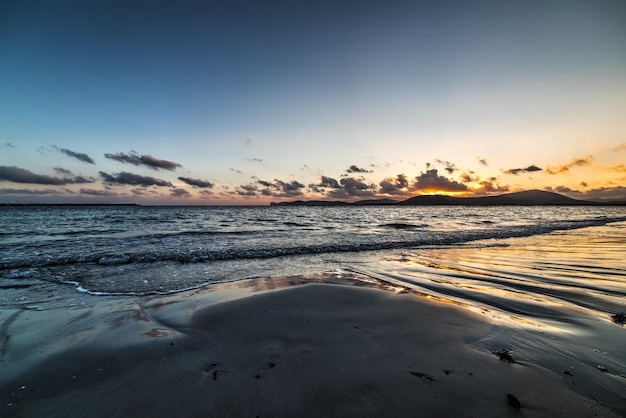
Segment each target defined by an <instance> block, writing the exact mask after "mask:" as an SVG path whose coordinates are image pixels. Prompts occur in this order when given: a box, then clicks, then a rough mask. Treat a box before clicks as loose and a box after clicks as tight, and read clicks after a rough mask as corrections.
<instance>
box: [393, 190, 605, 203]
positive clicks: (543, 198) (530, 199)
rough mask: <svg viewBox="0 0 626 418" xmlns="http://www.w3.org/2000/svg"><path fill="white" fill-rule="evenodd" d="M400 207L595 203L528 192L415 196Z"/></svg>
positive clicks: (541, 192) (538, 192) (547, 193)
mask: <svg viewBox="0 0 626 418" xmlns="http://www.w3.org/2000/svg"><path fill="white" fill-rule="evenodd" d="M399 204H400V205H464V206H502V205H519V206H541V205H591V204H594V203H593V202H588V201H585V200H577V199H572V198H570V197H567V196H563V195H560V194H558V193H552V192H546V191H543V190H527V191H524V192H515V193H508V194H502V195H498V196H483V197H452V196H439V195H435V196H428V195H423V196H415V197H412V198H410V199H407V200H405V201H403V202H400V203H399Z"/></svg>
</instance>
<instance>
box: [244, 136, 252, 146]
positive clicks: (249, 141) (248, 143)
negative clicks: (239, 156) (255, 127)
mask: <svg viewBox="0 0 626 418" xmlns="http://www.w3.org/2000/svg"><path fill="white" fill-rule="evenodd" d="M243 143H244V144H246V145H252V138H246V139H244V140H243Z"/></svg>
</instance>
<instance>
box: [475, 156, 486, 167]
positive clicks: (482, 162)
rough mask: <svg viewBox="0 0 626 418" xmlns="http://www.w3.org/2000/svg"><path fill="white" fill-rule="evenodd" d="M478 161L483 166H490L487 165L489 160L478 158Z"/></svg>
mask: <svg viewBox="0 0 626 418" xmlns="http://www.w3.org/2000/svg"><path fill="white" fill-rule="evenodd" d="M476 160H478V162H479V163H481V164H482V165H488V164H487V159H486V158H483V157H476Z"/></svg>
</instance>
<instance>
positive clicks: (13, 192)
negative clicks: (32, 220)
mask: <svg viewBox="0 0 626 418" xmlns="http://www.w3.org/2000/svg"><path fill="white" fill-rule="evenodd" d="M25 194H26V195H50V194H54V195H58V194H61V192H59V191H58V190H53V189H45V190H32V189H0V195H25Z"/></svg>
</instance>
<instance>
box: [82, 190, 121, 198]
mask: <svg viewBox="0 0 626 418" xmlns="http://www.w3.org/2000/svg"><path fill="white" fill-rule="evenodd" d="M80 194H85V195H89V196H119V194H118V193H115V192H112V191H110V190H97V189H80Z"/></svg>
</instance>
